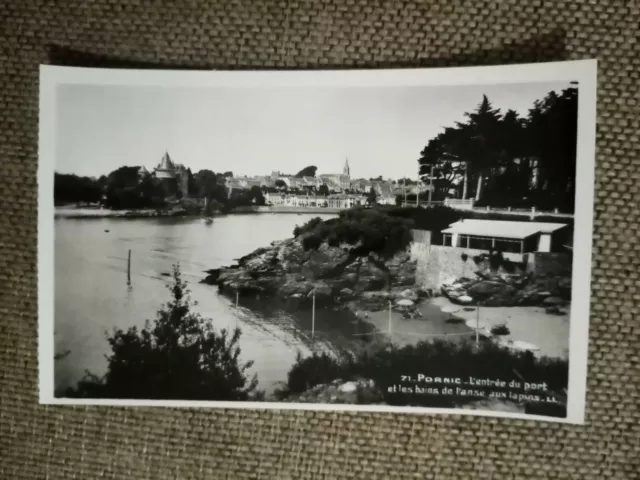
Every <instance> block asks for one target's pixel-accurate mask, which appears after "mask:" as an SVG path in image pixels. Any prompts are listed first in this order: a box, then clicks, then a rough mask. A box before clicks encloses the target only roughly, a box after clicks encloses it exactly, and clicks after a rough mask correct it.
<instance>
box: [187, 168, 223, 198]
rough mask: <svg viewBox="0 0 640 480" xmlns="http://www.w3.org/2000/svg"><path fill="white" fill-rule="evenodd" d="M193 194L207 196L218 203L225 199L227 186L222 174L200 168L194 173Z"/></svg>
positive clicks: (201, 196)
mask: <svg viewBox="0 0 640 480" xmlns="http://www.w3.org/2000/svg"><path fill="white" fill-rule="evenodd" d="M194 183H195V189H194V190H193V193H194V195H196V196H198V197H199V198H207V199H209V200H215V201H217V202H220V203H225V202H226V201H227V187H226V185H225V180H224V176H223V175H221V174H216V173H214V172H212V171H211V170H207V169H205V170H200V171H199V172H198V173H196V174H195V175H194Z"/></svg>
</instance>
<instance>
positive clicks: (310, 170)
mask: <svg viewBox="0 0 640 480" xmlns="http://www.w3.org/2000/svg"><path fill="white" fill-rule="evenodd" d="M317 171H318V167H316V166H315V165H309V166H308V167H304V168H303V169H302V170H300V171H299V172H298V173H296V177H297V178H302V177H315V176H316V172H317Z"/></svg>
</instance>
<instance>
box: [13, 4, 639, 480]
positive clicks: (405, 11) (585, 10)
mask: <svg viewBox="0 0 640 480" xmlns="http://www.w3.org/2000/svg"><path fill="white" fill-rule="evenodd" d="M0 3H2V7H0V161H1V163H0V172H1V175H2V177H1V178H2V189H0V212H2V214H1V216H0V372H1V374H0V382H1V383H0V387H1V391H0V405H1V409H0V478H3V479H12V478H17V479H36V478H47V479H57V478H60V479H89V478H102V479H110V478H130V479H139V478H160V479H165V478H167V479H168V478H234V479H235V478H256V479H257V478H261V479H266V478H269V479H270V478H275V479H311V478H314V479H316V478H318V479H335V478H352V479H360V478H362V479H401V478H420V479H423V478H426V479H501V478H510V479H521V478H532V479H540V478H575V479H602V478H610V479H627V478H640V473H639V472H640V409H639V408H638V404H639V403H640V358H639V357H640V323H639V319H638V317H637V316H636V314H637V312H638V306H639V304H640V277H639V275H638V270H639V269H640V243H639V242H638V237H639V236H640V208H639V207H640V206H639V202H638V195H639V194H640V186H639V184H638V182H639V180H640V115H639V113H640V106H639V105H640V95H639V85H640V79H639V76H640V68H639V67H640V38H639V37H640V36H639V33H638V32H639V27H638V26H639V25H640V6H639V5H638V4H637V2H635V1H621V0H611V1H608V2H596V1H595V0H594V1H586V0H584V1H565V0H536V1H532V2H519V1H514V0H503V1H473V2H460V1H453V0H441V1H437V0H434V1H425V2H418V1H411V0H394V1H387V2H383V1H373V0H371V1H369V0H343V1H339V0H333V1H331V0H306V1H305V0H281V1H269V2H267V1H264V2H260V1H255V2H251V1H232V0H218V1H198V0H190V1H188V2H186V1H185V2H172V1H167V2H162V3H161V2H149V1H144V0H130V1H115V0H95V1H93V2H83V1H81V0H69V1H66V2H64V1H52V0H49V1H47V0H41V1H30V0H23V1H18V0H15V1H11V0H4V1H3V2H0ZM594 57H595V58H598V59H599V61H600V64H599V67H600V68H599V99H598V122H599V126H598V135H597V141H598V145H597V183H596V197H597V200H596V202H597V203H596V213H595V225H596V231H595V240H594V243H595V258H594V279H593V287H592V292H593V293H592V295H593V301H592V317H591V333H590V355H589V369H590V370H589V380H588V398H587V423H586V425H584V426H563V425H557V424H552V423H536V422H531V421H522V420H499V419H492V418H481V417H462V416H415V415H389V414H354V413H349V414H343V413H330V412H306V413H305V412H291V411H288V412H275V411H223V410H177V409H167V408H162V409H149V408H129V409H126V408H111V407H109V408H98V407H89V408H80V407H78V408H73V407H60V406H57V407H48V408H47V407H43V406H39V405H38V400H37V309H36V302H37V291H36V275H37V271H36V235H37V229H36V215H37V192H36V187H37V185H36V170H37V137H38V64H40V63H57V64H68V65H72V64H75V65H86V66H92V65H109V66H114V65H115V66H137V67H144V66H148V67H153V66H164V67H176V68H179V67H182V68H212V67H216V68H301V67H308V68H318V67H325V68H326V67H341V68H344V67H379V66H384V67H394V66H403V67H407V66H416V67H417V66H422V67H425V66H454V65H480V64H484V65H486V64H494V63H501V62H503V63H504V62H508V63H514V62H536V61H547V60H563V59H583V58H594ZM105 62H107V63H105ZM585 234H586V232H585Z"/></svg>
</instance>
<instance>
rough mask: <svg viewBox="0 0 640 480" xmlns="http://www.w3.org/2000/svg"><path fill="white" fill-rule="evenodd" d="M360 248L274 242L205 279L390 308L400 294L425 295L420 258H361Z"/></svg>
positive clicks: (224, 286) (229, 286)
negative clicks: (418, 280)
mask: <svg viewBox="0 0 640 480" xmlns="http://www.w3.org/2000/svg"><path fill="white" fill-rule="evenodd" d="M355 248H357V246H353V245H347V244H343V245H340V246H336V247H333V246H330V245H328V244H327V243H323V244H322V245H320V247H318V249H307V250H305V248H304V247H303V245H302V242H301V241H300V239H297V238H291V239H287V240H283V241H278V242H273V243H272V244H271V245H270V246H269V247H267V248H259V249H258V250H255V251H254V252H252V253H250V254H249V255H246V256H244V257H242V258H239V259H238V260H237V264H236V265H232V266H230V267H226V268H221V269H214V270H209V271H208V272H207V273H208V276H207V277H206V278H205V279H204V280H203V283H208V284H211V285H217V286H218V287H219V289H220V290H221V291H223V292H225V291H228V292H229V293H232V292H233V293H234V294H235V292H236V291H238V292H239V293H240V294H245V293H258V294H264V295H267V296H269V295H271V296H276V297H280V298H297V299H302V298H306V297H309V296H311V295H312V294H313V293H315V296H316V301H328V302H334V303H341V302H346V301H349V300H354V299H362V300H363V301H364V303H367V304H371V306H375V308H385V307H387V306H388V303H389V301H393V300H394V299H396V298H405V299H411V300H412V301H416V300H418V298H419V297H420V296H424V295H425V292H421V291H420V290H419V289H418V288H417V287H416V285H415V279H416V277H415V273H416V262H415V261H414V260H411V258H410V254H409V252H408V251H400V252H398V253H396V254H395V255H394V256H392V257H391V258H383V257H381V256H379V255H378V254H376V253H373V252H372V253H369V255H366V256H362V255H360V254H356V253H354V249H355Z"/></svg>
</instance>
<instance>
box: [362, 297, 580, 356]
mask: <svg viewBox="0 0 640 480" xmlns="http://www.w3.org/2000/svg"><path fill="white" fill-rule="evenodd" d="M443 307H452V308H454V309H456V310H457V311H456V312H455V313H445V312H443V311H442V308H443ZM417 308H418V310H419V311H420V313H421V314H422V317H421V318H416V319H405V318H402V315H401V314H399V313H398V312H394V311H392V312H391V341H392V342H393V343H395V344H397V345H401V346H402V345H408V344H414V343H417V342H419V341H421V340H429V339H433V338H442V339H448V340H462V339H469V338H471V339H473V338H474V336H475V328H476V322H477V315H478V314H477V311H476V309H475V308H473V309H469V310H468V311H465V310H464V309H463V307H460V306H458V305H454V304H453V303H451V302H450V301H449V300H448V299H447V298H445V297H437V298H433V299H430V300H426V301H424V302H422V303H420V304H419V305H417ZM367 313H368V315H369V318H368V319H367V320H366V321H367V322H368V323H370V324H372V325H373V326H374V327H375V329H376V330H378V331H381V332H389V312H388V310H385V311H381V312H367ZM569 315H570V314H569V313H567V314H566V315H550V314H547V313H546V312H545V311H544V309H543V308H539V307H480V316H479V327H480V329H481V330H483V329H486V330H490V329H491V327H492V326H493V325H499V324H505V325H506V326H507V328H508V329H509V330H510V334H509V335H503V336H500V337H496V338H499V340H500V341H501V342H504V343H507V342H509V341H513V342H526V343H530V344H533V345H535V346H536V347H538V350H536V351H534V354H535V355H536V356H547V357H554V358H568V349H569Z"/></svg>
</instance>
